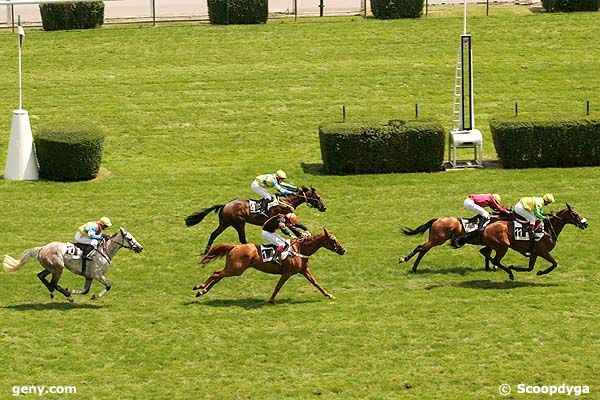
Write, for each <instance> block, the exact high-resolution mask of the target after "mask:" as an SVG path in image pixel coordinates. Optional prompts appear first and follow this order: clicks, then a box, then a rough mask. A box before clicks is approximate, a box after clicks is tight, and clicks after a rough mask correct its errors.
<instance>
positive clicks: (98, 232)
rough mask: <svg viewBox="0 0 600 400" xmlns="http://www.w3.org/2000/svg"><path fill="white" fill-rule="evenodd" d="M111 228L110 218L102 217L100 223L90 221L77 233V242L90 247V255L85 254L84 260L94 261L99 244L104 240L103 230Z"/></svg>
mask: <svg viewBox="0 0 600 400" xmlns="http://www.w3.org/2000/svg"><path fill="white" fill-rule="evenodd" d="M109 226H112V223H111V222H110V219H109V218H108V217H102V218H100V219H99V220H98V221H90V222H88V223H86V224H83V225H81V226H80V227H79V229H78V230H77V232H76V233H75V241H76V242H77V243H81V244H85V245H88V246H89V247H88V253H87V255H85V254H84V258H87V259H88V260H91V259H92V257H93V256H94V254H95V253H96V250H98V243H100V242H101V241H102V239H103V237H102V229H104V228H108V227H109ZM90 247H91V248H90ZM84 251H85V250H84Z"/></svg>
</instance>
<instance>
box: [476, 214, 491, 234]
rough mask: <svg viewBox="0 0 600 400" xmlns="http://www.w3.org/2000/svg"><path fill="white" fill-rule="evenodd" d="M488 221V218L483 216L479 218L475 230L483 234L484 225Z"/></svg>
mask: <svg viewBox="0 0 600 400" xmlns="http://www.w3.org/2000/svg"><path fill="white" fill-rule="evenodd" d="M489 220H490V217H487V218H486V217H484V216H483V215H482V216H481V217H480V218H479V225H477V230H478V231H481V233H483V227H484V225H485V224H486V223H487V222H488V221H489Z"/></svg>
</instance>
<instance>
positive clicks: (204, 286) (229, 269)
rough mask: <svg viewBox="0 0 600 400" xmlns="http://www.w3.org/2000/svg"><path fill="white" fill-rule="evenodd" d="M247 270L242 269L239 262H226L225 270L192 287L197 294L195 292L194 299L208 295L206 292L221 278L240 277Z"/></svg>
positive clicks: (214, 273)
mask: <svg viewBox="0 0 600 400" xmlns="http://www.w3.org/2000/svg"><path fill="white" fill-rule="evenodd" d="M247 268H248V267H244V266H243V265H242V264H241V262H236V263H233V264H230V263H229V260H227V262H226V263H225V268H223V269H222V270H220V271H215V272H213V273H212V274H211V275H210V276H209V277H208V278H207V279H206V280H205V281H204V283H201V284H200V285H196V286H194V290H198V292H196V297H200V296H202V295H205V294H206V293H208V291H209V290H210V289H211V288H212V287H213V286H215V285H216V284H217V283H218V282H219V281H220V280H221V279H223V278H227V277H228V276H240V275H241V274H243V273H244V271H245V270H246V269H247Z"/></svg>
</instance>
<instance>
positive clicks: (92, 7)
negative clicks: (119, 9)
mask: <svg viewBox="0 0 600 400" xmlns="http://www.w3.org/2000/svg"><path fill="white" fill-rule="evenodd" d="M40 14H41V15H42V25H43V27H44V30H46V31H59V30H66V29H93V28H98V27H99V26H101V25H102V24H103V23H104V2H102V1H91V2H87V3H61V4H40Z"/></svg>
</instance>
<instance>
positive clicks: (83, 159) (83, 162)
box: [34, 127, 104, 181]
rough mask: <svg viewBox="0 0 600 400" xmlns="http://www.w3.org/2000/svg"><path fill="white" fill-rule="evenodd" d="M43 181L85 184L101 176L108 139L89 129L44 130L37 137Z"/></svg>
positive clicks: (36, 144) (38, 157) (36, 146)
mask: <svg viewBox="0 0 600 400" xmlns="http://www.w3.org/2000/svg"><path fill="white" fill-rule="evenodd" d="M34 141H35V152H36V155H37V159H38V164H39V166H40V178H45V179H50V180H53V181H84V180H89V179H93V178H95V177H96V175H98V171H99V170H100V162H101V161H102V150H103V148H104V135H103V134H102V133H101V132H100V131H99V130H97V129H94V128H86V127H66V128H43V129H41V130H40V131H39V132H38V133H37V134H36V135H35V137H34Z"/></svg>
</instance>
